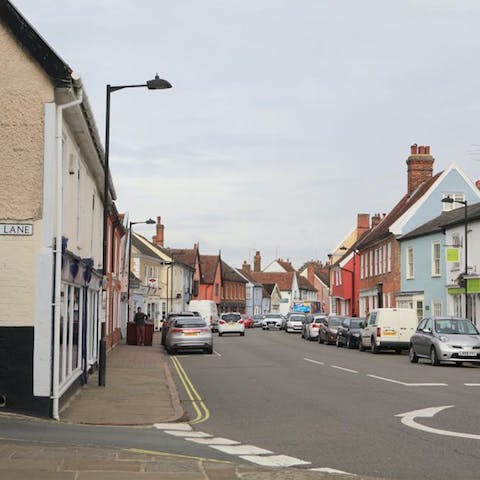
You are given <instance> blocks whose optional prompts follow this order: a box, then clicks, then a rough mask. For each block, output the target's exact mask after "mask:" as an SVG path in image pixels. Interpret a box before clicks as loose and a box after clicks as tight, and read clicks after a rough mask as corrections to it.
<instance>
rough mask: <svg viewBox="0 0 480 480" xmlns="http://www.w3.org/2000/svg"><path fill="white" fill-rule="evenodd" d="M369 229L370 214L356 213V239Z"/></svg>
mask: <svg viewBox="0 0 480 480" xmlns="http://www.w3.org/2000/svg"><path fill="white" fill-rule="evenodd" d="M369 229H370V215H369V214H368V213H359V214H357V240H358V239H359V238H360V237H361V236H362V235H363V234H364V233H365V232H368V230H369Z"/></svg>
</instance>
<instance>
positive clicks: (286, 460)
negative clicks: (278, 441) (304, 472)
mask: <svg viewBox="0 0 480 480" xmlns="http://www.w3.org/2000/svg"><path fill="white" fill-rule="evenodd" d="M240 458H243V460H247V461H248V462H252V463H256V464H257V465H261V466H262V467H293V466H295V465H310V463H311V462H305V461H304V460H300V459H299V458H295V457H289V456H288V455H271V456H268V457H264V456H262V457H260V456H258V455H240Z"/></svg>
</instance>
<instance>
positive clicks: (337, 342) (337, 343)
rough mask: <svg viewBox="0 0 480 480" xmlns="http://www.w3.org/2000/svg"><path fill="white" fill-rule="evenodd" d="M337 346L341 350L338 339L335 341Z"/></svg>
mask: <svg viewBox="0 0 480 480" xmlns="http://www.w3.org/2000/svg"><path fill="white" fill-rule="evenodd" d="M335 345H336V346H337V348H340V340H339V339H338V337H337V339H336V340H335Z"/></svg>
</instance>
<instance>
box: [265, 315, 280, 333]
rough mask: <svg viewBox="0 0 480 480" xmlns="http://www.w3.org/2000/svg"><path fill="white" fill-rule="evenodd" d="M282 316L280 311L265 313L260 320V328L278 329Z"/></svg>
mask: <svg viewBox="0 0 480 480" xmlns="http://www.w3.org/2000/svg"><path fill="white" fill-rule="evenodd" d="M282 322H283V317H282V315H281V314H280V313H267V314H266V315H265V318H264V319H263V321H262V330H270V329H280V328H281V327H282Z"/></svg>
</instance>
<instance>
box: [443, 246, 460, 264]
mask: <svg viewBox="0 0 480 480" xmlns="http://www.w3.org/2000/svg"><path fill="white" fill-rule="evenodd" d="M446 256H447V262H459V261H460V249H459V248H456V247H448V248H447V249H446Z"/></svg>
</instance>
